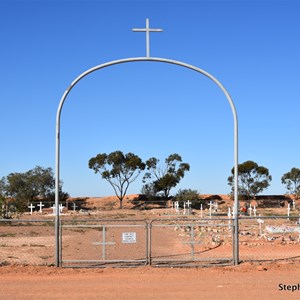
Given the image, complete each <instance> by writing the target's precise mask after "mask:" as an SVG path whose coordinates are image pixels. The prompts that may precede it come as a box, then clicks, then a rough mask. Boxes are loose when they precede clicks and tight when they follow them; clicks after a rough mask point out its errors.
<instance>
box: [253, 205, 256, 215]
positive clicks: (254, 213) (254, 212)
mask: <svg viewBox="0 0 300 300" xmlns="http://www.w3.org/2000/svg"><path fill="white" fill-rule="evenodd" d="M253 215H254V217H256V206H255V205H254V207H253Z"/></svg>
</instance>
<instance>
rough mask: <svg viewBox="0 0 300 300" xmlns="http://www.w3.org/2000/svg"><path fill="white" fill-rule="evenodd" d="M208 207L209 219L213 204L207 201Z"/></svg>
mask: <svg viewBox="0 0 300 300" xmlns="http://www.w3.org/2000/svg"><path fill="white" fill-rule="evenodd" d="M208 205H209V217H210V218H211V208H212V206H213V205H214V204H213V203H212V202H211V201H209V203H208Z"/></svg>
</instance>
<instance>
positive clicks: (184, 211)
mask: <svg viewBox="0 0 300 300" xmlns="http://www.w3.org/2000/svg"><path fill="white" fill-rule="evenodd" d="M185 206H186V204H185V202H183V214H184V215H185V213H186V210H185Z"/></svg>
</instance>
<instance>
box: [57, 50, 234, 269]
mask: <svg viewBox="0 0 300 300" xmlns="http://www.w3.org/2000/svg"><path fill="white" fill-rule="evenodd" d="M141 61H152V62H162V63H168V64H173V65H177V66H181V67H184V68H187V69H191V70H193V71H196V72H198V73H201V74H203V75H205V76H206V77H208V78H209V79H211V80H212V81H213V82H214V83H215V84H217V86H218V87H219V88H220V89H221V90H222V92H223V93H224V94H225V96H226V98H227V100H228V102H229V104H230V107H231V111H232V114H233V121H234V211H233V215H234V230H235V231H234V264H235V265H237V264H238V262H239V240H238V238H239V237H238V118H237V112H236V109H235V106H234V103H233V100H232V98H231V96H230V95H229V93H228V92H227V90H226V89H225V87H224V86H223V85H222V84H221V83H220V81H219V80H218V79H216V78H215V77H214V76H213V75H211V74H210V73H208V72H206V71H204V70H202V69H200V68H198V67H195V66H193V65H190V64H187V63H184V62H181V61H177V60H171V59H167V58H159V57H148V56H147V57H133V58H124V59H119V60H114V61H110V62H107V63H104V64H101V65H98V66H95V67H93V68H90V69H88V70H87V71H85V72H83V73H82V74H81V75H79V76H78V77H77V78H76V79H75V80H74V81H73V82H72V83H71V85H70V86H69V87H68V88H67V90H66V91H65V92H64V94H63V96H62V97H61V100H60V102H59V105H58V109H57V113H56V148H55V206H56V211H55V265H56V266H57V267H58V266H59V257H60V241H59V176H60V117H61V111H62V108H63V105H64V102H65V100H66V98H67V96H68V94H69V93H70V91H71V90H72V89H73V87H74V86H75V85H76V84H77V83H78V82H79V81H80V80H81V79H82V78H84V77H85V76H87V75H88V74H90V73H92V72H95V71H97V70H101V69H104V68H107V67H110V66H113V65H118V64H123V63H129V62H141Z"/></svg>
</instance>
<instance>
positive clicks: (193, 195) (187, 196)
mask: <svg viewBox="0 0 300 300" xmlns="http://www.w3.org/2000/svg"><path fill="white" fill-rule="evenodd" d="M175 198H176V200H177V201H188V200H190V201H198V200H200V195H199V192H198V191H197V190H191V189H184V190H179V191H178V192H177V194H176V195H175Z"/></svg>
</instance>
